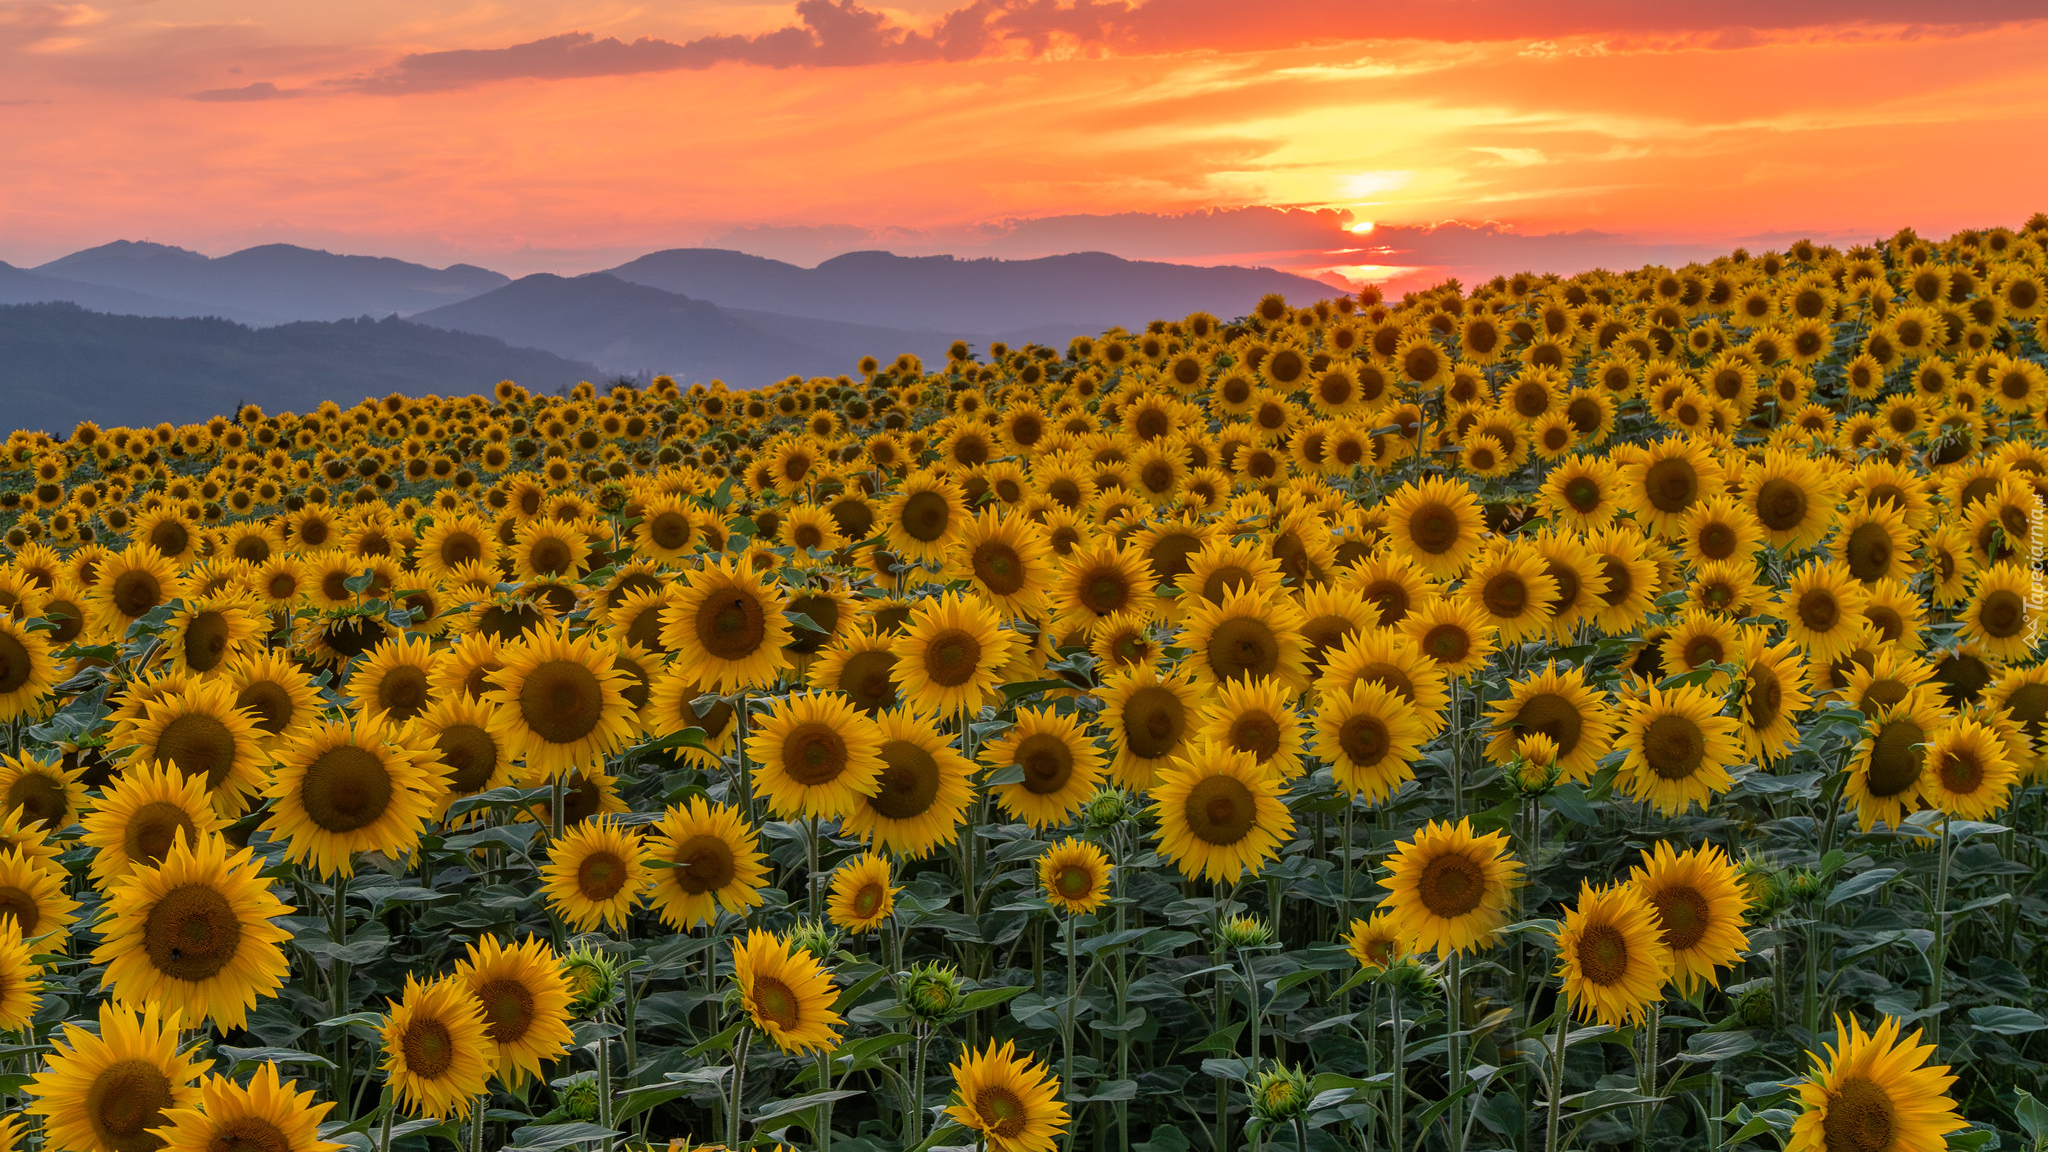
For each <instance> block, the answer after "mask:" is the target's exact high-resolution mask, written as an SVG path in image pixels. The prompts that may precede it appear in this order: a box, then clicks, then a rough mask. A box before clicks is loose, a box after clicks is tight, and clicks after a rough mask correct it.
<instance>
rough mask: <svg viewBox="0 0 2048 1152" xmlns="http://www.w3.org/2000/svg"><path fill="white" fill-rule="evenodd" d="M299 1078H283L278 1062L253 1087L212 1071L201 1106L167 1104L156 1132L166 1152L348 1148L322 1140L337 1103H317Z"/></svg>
mask: <svg viewBox="0 0 2048 1152" xmlns="http://www.w3.org/2000/svg"><path fill="white" fill-rule="evenodd" d="M298 1086H299V1082H298V1081H296V1080H280V1078H279V1076H278V1072H277V1065H275V1064H264V1065H262V1066H261V1067H259V1068H257V1070H256V1074H255V1075H254V1076H252V1077H250V1078H249V1085H248V1087H246V1088H245V1087H243V1086H242V1085H240V1084H237V1083H236V1082H235V1081H234V1079H233V1078H231V1077H227V1076H214V1075H209V1076H207V1077H206V1080H205V1082H204V1083H202V1084H201V1085H200V1088H199V1107H197V1108H166V1109H164V1110H163V1119H164V1121H165V1126H164V1127H160V1128H157V1129H156V1130H155V1132H156V1135H157V1137H158V1138H159V1139H160V1140H162V1141H163V1148H164V1152H219V1150H221V1149H262V1150H263V1152H342V1149H344V1148H346V1147H347V1145H345V1144H336V1143H334V1142H333V1141H331V1140H322V1139H321V1138H320V1121H321V1118H322V1117H325V1116H326V1115H327V1113H328V1111H329V1110H331V1109H332V1108H333V1107H334V1102H333V1101H331V1100H326V1101H316V1100H315V1093H314V1092H312V1091H311V1090H308V1091H305V1092H299V1091H296V1089H297V1088H298Z"/></svg>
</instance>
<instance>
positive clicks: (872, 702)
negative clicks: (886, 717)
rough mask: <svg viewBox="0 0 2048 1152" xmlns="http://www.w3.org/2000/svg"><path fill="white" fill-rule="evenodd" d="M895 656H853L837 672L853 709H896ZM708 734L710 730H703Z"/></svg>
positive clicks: (876, 653) (881, 653)
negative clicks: (892, 674)
mask: <svg viewBox="0 0 2048 1152" xmlns="http://www.w3.org/2000/svg"><path fill="white" fill-rule="evenodd" d="M895 668H896V654H895V653H893V652H888V651H867V652H856V653H854V654H853V655H852V656H851V657H849V658H848V659H847V661H846V663H845V665H843V666H842V667H841V669H840V672H839V690H840V691H841V692H844V693H845V694H846V698H847V700H848V701H849V702H850V703H852V704H853V706H854V707H856V708H859V709H861V710H862V711H864V712H879V711H882V710H883V709H886V708H894V707H895V706H896V681H895V679H894V678H893V677H892V676H891V675H890V674H891V673H892V672H893V671H894V670H895ZM706 731H709V729H706Z"/></svg>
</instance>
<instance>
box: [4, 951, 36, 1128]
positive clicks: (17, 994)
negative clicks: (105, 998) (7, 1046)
mask: <svg viewBox="0 0 2048 1152" xmlns="http://www.w3.org/2000/svg"><path fill="white" fill-rule="evenodd" d="M42 1001H43V968H42V965H40V964H37V963H36V962H35V950H34V949H31V948H30V947H29V946H28V942H27V941H26V940H23V939H22V938H21V926H20V925H18V924H15V923H13V922H12V921H8V922H4V923H0V1028H5V1029H7V1030H8V1031H10V1032H14V1031H20V1030H21V1029H24V1028H27V1027H29V1026H30V1024H31V1023H32V1022H33V1021H34V1020H35V1016H36V1010H37V1009H38V1008H40V1007H41V1006H42ZM4 1146H5V1145H0V1147H4Z"/></svg>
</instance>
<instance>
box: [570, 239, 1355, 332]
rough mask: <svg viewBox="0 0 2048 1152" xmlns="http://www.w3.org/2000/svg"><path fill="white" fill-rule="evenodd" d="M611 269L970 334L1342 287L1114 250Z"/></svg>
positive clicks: (1094, 325)
mask: <svg viewBox="0 0 2048 1152" xmlns="http://www.w3.org/2000/svg"><path fill="white" fill-rule="evenodd" d="M610 271H611V273H612V275H614V276H617V277H618V278H620V279H621V280H630V281H632V282H634V283H636V284H645V285H648V286H649V287H653V288H660V289H663V290H664V291H668V292H675V293H680V294H681V295H684V296H690V297H694V298H696V299H699V300H708V301H710V302H711V303H713V304H717V305H719V306H720V307H724V308H751V309H757V310H760V311H764V312H777V313H782V314H785V315H790V316H802V317H815V318H818V319H825V320H838V321H843V322H846V323H853V324H871V325H881V326H884V327H889V328H895V329H908V330H920V329H925V330H935V331H939V332H955V333H959V334H961V335H963V336H966V335H968V334H970V333H1001V332H1013V331H1016V330H1018V329H1045V328H1048V327H1059V328H1062V329H1071V331H1070V332H1069V334H1070V335H1075V334H1079V333H1082V332H1091V333H1092V332H1099V331H1101V330H1102V329H1103V328H1105V327H1108V326H1110V325H1112V324H1121V325H1124V326H1126V327H1136V326H1137V325H1141V324H1144V323H1146V322H1148V321H1151V320H1154V319H1159V318H1162V317H1165V318H1178V317H1181V316H1185V315H1187V314H1188V313H1190V312H1196V311H1207V312H1213V313H1215V314H1216V315H1218V316H1221V317H1224V318H1226V319H1228V318H1230V317H1232V316H1242V315H1244V314H1245V313H1247V312H1249V311H1250V310H1251V307H1252V305H1253V304H1254V303H1256V302H1257V301H1258V299H1259V297H1260V296H1263V295H1265V294H1266V293H1268V292H1279V293H1281V294H1282V295H1285V296H1286V297H1287V298H1288V299H1289V300H1292V301H1296V302H1303V301H1308V300H1318V299H1324V298H1326V297H1328V296H1330V295H1331V293H1332V292H1333V291H1334V290H1333V289H1332V288H1330V286H1329V285H1327V284H1323V283H1322V282H1320V281H1316V280H1311V279H1308V278H1307V277H1304V276H1296V275H1293V274H1292V273H1288V272H1276V271H1274V270H1272V269H1270V268H1236V267H1223V268H1197V267H1193V266H1190V265H1185V264H1166V263H1160V262H1156V261H1146V260H1125V259H1123V258H1122V257H1119V256H1112V255H1109V254H1108V253H1106V252H1078V253H1073V254H1071V255H1066V256H1047V257H1044V258H1042V259H1037V260H999V259H994V258H986V259H979V258H978V259H964V260H963V259H960V258H958V257H953V256H895V255H891V254H890V253H887V252H849V253H847V254H846V255H844V256H836V257H834V258H832V259H830V260H827V261H825V262H824V263H823V264H820V265H818V266H817V267H816V268H801V267H798V266H797V265H794V264H785V263H783V262H781V261H779V260H768V259H764V258H762V257H759V256H748V255H746V254H745V253H741V252H729V251H725V250H723V249H717V248H676V249H671V250H669V251H666V252H655V253H651V254H649V255H646V256H642V257H640V258H639V259H637V260H633V261H629V262H628V263H625V264H621V265H619V266H618V267H616V268H613V269H611V270H610Z"/></svg>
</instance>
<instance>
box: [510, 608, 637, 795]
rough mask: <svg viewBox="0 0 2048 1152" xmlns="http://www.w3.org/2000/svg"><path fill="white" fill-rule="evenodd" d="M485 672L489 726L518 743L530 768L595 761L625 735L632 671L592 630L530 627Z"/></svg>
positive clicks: (558, 771)
mask: <svg viewBox="0 0 2048 1152" xmlns="http://www.w3.org/2000/svg"><path fill="white" fill-rule="evenodd" d="M503 659H504V661H505V666H504V667H503V668H500V669H498V670H497V671H496V672H493V673H491V675H490V677H489V683H490V684H491V685H492V691H490V692H487V693H485V695H484V699H485V701H486V702H488V703H489V704H490V705H491V706H492V713H491V727H490V732H491V734H492V735H493V736H496V737H497V738H498V739H500V740H501V741H503V742H504V744H505V746H506V747H507V748H508V749H510V748H517V749H518V750H519V752H520V754H521V755H523V756H524V758H525V760H526V768H527V771H528V772H529V773H532V774H534V775H537V776H542V777H553V776H556V775H563V774H566V773H568V772H569V771H570V770H571V769H575V768H583V767H590V766H594V765H596V764H598V763H599V762H601V761H602V760H603V759H604V758H605V757H606V756H608V755H610V754H611V753H612V752H614V751H616V750H617V749H618V748H619V747H620V746H621V745H623V744H624V743H625V742H626V741H627V740H629V739H630V738H631V737H632V732H633V720H632V706H631V704H630V703H628V701H627V700H626V689H627V688H628V687H629V686H630V682H631V677H630V676H629V675H628V674H627V673H626V672H624V671H623V670H621V669H620V668H619V667H618V665H617V663H616V662H615V661H614V660H613V658H612V653H611V652H609V651H607V650H606V649H605V647H604V645H603V641H602V640H601V639H600V638H599V637H598V636H596V635H595V634H593V633H588V632H586V633H584V634H583V635H581V636H577V637H575V638H573V639H572V638H571V637H570V636H569V634H568V632H567V630H566V629H560V628H558V629H554V630H540V629H536V630H534V631H532V632H528V633H527V634H526V635H524V636H522V637H521V638H520V639H519V641H518V642H517V643H515V644H513V645H511V646H509V647H507V648H506V649H505V650H504V653H503Z"/></svg>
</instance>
